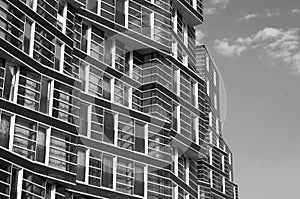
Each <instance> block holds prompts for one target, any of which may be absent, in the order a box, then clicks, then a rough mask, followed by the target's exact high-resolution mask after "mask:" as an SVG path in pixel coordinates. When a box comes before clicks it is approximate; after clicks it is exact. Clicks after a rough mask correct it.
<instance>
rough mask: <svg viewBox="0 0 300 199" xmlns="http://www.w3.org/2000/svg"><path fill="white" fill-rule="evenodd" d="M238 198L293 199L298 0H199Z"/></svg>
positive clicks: (296, 188) (296, 187) (297, 175)
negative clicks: (222, 98)
mask: <svg viewBox="0 0 300 199" xmlns="http://www.w3.org/2000/svg"><path fill="white" fill-rule="evenodd" d="M205 8H206V9H205V22H204V24H202V25H200V26H199V27H197V30H198V31H197V39H198V43H201V44H205V45H206V46H207V47H208V50H209V52H210V55H211V56H212V58H213V60H214V62H215V64H216V65H217V67H218V70H219V72H220V74H221V75H222V78H223V81H224V85H225V91H226V118H225V122H224V126H223V137H224V138H225V140H226V142H227V143H228V145H229V147H230V148H231V150H232V152H233V155H234V179H235V182H236V183H237V184H238V185H239V196H240V197H239V198H241V199H282V198H288V199H299V198H300V103H299V102H300V0H206V1H205Z"/></svg>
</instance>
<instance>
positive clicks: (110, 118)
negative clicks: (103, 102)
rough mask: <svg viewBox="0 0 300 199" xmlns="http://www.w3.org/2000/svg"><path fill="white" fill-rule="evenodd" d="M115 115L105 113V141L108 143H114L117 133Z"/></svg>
mask: <svg viewBox="0 0 300 199" xmlns="http://www.w3.org/2000/svg"><path fill="white" fill-rule="evenodd" d="M114 125H115V122H114V115H113V114H112V113H110V112H107V111H106V112H105V113H104V136H103V141H104V142H108V143H112V144H113V143H114V139H115V131H114Z"/></svg>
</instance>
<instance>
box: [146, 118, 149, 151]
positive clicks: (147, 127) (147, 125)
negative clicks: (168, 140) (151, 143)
mask: <svg viewBox="0 0 300 199" xmlns="http://www.w3.org/2000/svg"><path fill="white" fill-rule="evenodd" d="M148 129H149V124H146V125H145V155H148V137H149V136H148V134H149V133H148Z"/></svg>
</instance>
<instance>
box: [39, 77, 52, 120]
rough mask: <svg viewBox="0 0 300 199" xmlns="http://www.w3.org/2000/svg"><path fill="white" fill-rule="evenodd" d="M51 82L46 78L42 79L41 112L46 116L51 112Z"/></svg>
mask: <svg viewBox="0 0 300 199" xmlns="http://www.w3.org/2000/svg"><path fill="white" fill-rule="evenodd" d="M51 82H52V81H51V80H50V79H48V78H46V77H42V88H41V97H40V111H41V112H42V113H46V114H49V110H50V99H51Z"/></svg>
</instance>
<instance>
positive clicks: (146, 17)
mask: <svg viewBox="0 0 300 199" xmlns="http://www.w3.org/2000/svg"><path fill="white" fill-rule="evenodd" d="M150 16H151V11H150V10H148V9H145V8H142V34H143V35H145V36H147V37H151V21H150Z"/></svg>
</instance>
